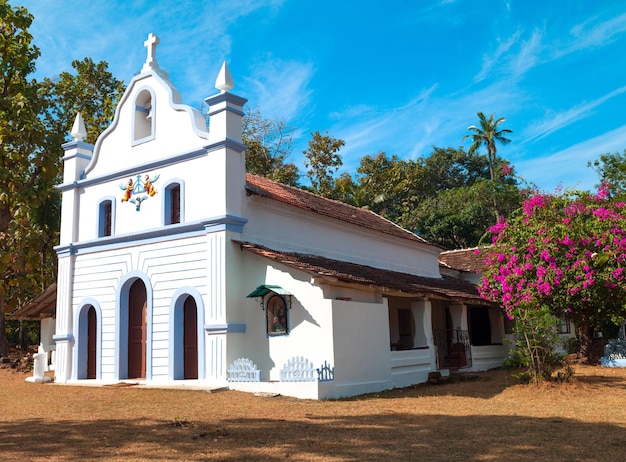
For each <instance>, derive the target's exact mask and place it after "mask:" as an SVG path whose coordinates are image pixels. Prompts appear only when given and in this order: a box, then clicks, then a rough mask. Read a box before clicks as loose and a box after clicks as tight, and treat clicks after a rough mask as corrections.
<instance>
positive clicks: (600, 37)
mask: <svg viewBox="0 0 626 462" xmlns="http://www.w3.org/2000/svg"><path fill="white" fill-rule="evenodd" d="M18 4H19V3H18V0H13V5H14V6H15V5H18ZM21 4H22V5H24V6H26V7H27V8H28V9H29V11H30V12H31V13H32V14H33V15H34V16H35V21H34V23H33V25H32V27H31V32H32V33H33V35H34V38H35V43H36V44H37V45H38V46H39V48H40V49H41V52H42V56H41V58H40V59H39V60H38V67H37V76H49V77H52V76H54V75H56V74H58V73H60V72H62V71H65V70H71V61H72V60H73V59H82V58H84V57H87V56H89V57H91V58H93V59H94V60H95V61H100V60H104V61H107V62H108V63H109V68H110V70H111V71H112V72H113V74H114V75H115V76H116V77H118V78H119V79H122V80H124V81H125V82H128V81H129V80H130V79H131V78H132V76H133V75H134V74H135V73H136V72H137V71H139V70H140V69H141V67H142V65H143V63H144V61H145V59H146V49H145V48H144V46H143V42H144V41H145V40H146V37H147V35H148V33H150V32H154V33H155V34H157V35H158V36H159V37H160V40H161V43H160V45H159V46H158V47H157V59H158V62H159V65H160V66H161V67H162V68H163V69H165V70H166V71H167V72H168V73H169V75H170V79H171V80H172V82H173V83H174V84H175V86H176V87H177V88H178V89H179V90H180V92H181V93H182V95H183V100H184V102H185V103H186V104H189V105H191V106H195V107H200V105H201V103H202V101H203V99H204V98H205V97H206V96H209V95H210V94H213V93H214V92H215V91H216V90H215V89H214V83H215V78H216V76H217V74H218V72H219V69H220V66H221V63H222V62H223V61H224V60H226V61H227V62H228V65H229V67H230V70H231V73H232V75H233V78H234V80H235V85H236V87H235V89H234V90H233V93H235V94H238V95H240V96H243V97H245V98H247V99H248V101H249V102H248V105H249V106H251V107H254V108H258V109H259V110H260V111H261V113H262V115H263V116H265V117H268V118H274V117H280V118H282V119H285V120H286V121H287V122H288V123H290V124H291V125H294V126H296V127H297V128H298V132H297V136H296V140H295V146H294V153H293V154H292V157H291V158H290V160H291V161H293V162H295V163H296V164H297V165H299V167H300V168H301V169H302V170H304V167H303V165H302V155H301V152H302V150H303V149H305V148H306V144H307V141H308V138H309V133H310V132H312V131H315V130H320V131H321V132H324V131H328V132H329V134H330V135H331V136H333V137H336V138H342V139H344V140H345V141H346V146H345V147H344V149H343V150H342V151H341V153H342V156H343V161H344V167H343V170H347V171H350V172H355V170H356V167H357V166H358V162H359V159H360V158H361V157H362V156H363V155H366V154H377V153H378V152H380V151H385V152H387V153H388V154H397V155H398V156H400V157H401V158H417V157H426V156H428V155H429V154H430V153H431V152H432V146H439V147H448V146H452V147H458V146H465V147H466V148H467V147H469V141H467V142H465V143H463V141H462V138H463V136H464V135H466V134H467V133H468V132H467V127H468V126H469V125H472V124H474V123H475V122H476V121H477V117H476V113H477V112H478V111H482V112H484V113H486V114H491V113H495V114H496V117H506V119H507V120H506V122H505V123H504V124H503V127H506V128H510V129H512V130H513V131H514V133H513V134H512V135H511V139H512V142H511V143H510V144H509V145H506V146H500V147H499V148H498V153H499V154H500V155H501V156H502V157H504V158H506V159H508V160H509V161H510V162H511V163H512V164H513V165H514V166H515V168H516V170H517V172H518V174H520V175H521V176H522V177H523V178H524V179H526V180H527V181H530V182H533V183H535V184H537V185H538V186H539V187H540V188H541V189H544V190H547V191H553V190H554V189H555V188H556V187H557V186H558V185H559V184H561V185H562V186H564V187H576V188H582V189H588V188H592V187H593V186H594V184H596V183H597V179H598V178H597V174H596V173H595V172H594V171H593V170H592V169H590V168H588V167H587V162H588V161H591V160H594V159H596V158H597V157H598V156H599V155H600V154H602V153H605V152H622V151H623V150H624V149H626V56H625V55H626V2H620V1H613V0H590V1H586V0H568V1H565V2H550V1H545V0H542V1H536V0H509V1H488V0H485V1H475V0H474V1H470V0H439V1H429V0H387V1H370V0H345V1H342V0H318V1H312V0H265V1H263V0H224V1H216V0H201V1H195V0H193V1H192V0H189V1H184V0H181V1H177V2H170V1H158V0H153V1H148V0H106V1H105V0H90V1H89V2H85V1H79V0H63V1H59V0H23V1H22V2H21Z"/></svg>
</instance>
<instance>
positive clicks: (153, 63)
mask: <svg viewBox="0 0 626 462" xmlns="http://www.w3.org/2000/svg"><path fill="white" fill-rule="evenodd" d="M159 42H160V40H159V37H157V36H156V35H154V34H153V33H150V35H148V40H146V41H145V42H143V46H145V47H146V48H147V49H148V57H147V58H146V64H144V66H143V69H142V70H143V71H147V70H150V69H154V68H158V67H159V65H158V63H157V59H156V46H157V45H158V44H159Z"/></svg>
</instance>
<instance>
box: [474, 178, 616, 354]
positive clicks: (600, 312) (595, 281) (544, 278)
mask: <svg viewBox="0 0 626 462" xmlns="http://www.w3.org/2000/svg"><path fill="white" fill-rule="evenodd" d="M489 231H490V233H491V238H492V242H491V244H492V245H491V246H490V247H487V248H486V249H485V250H483V251H482V252H485V257H486V258H485V266H486V269H485V272H484V277H483V279H482V282H481V284H480V286H479V290H480V293H481V295H482V296H483V297H485V298H487V299H489V300H492V301H496V302H498V303H500V304H501V305H502V306H503V308H504V309H505V311H506V313H507V315H508V316H509V318H511V319H515V318H519V317H520V316H522V315H523V314H524V313H526V312H527V311H529V310H540V309H545V308H547V309H548V310H549V312H550V313H551V314H552V315H554V316H563V315H566V316H568V317H569V318H570V319H572V320H573V321H574V323H575V324H576V327H577V335H578V339H579V341H580V344H581V353H582V354H583V355H584V356H585V357H586V358H587V360H588V361H590V362H595V361H597V359H599V358H598V357H596V352H597V349H596V348H592V346H593V342H594V331H595V330H596V329H597V328H598V327H599V326H601V325H603V324H605V323H610V322H612V323H619V322H620V321H621V320H623V319H624V317H625V315H626V306H625V305H626V280H625V278H626V271H625V268H624V267H625V266H626V203H624V202H621V201H618V200H616V199H615V198H613V197H612V196H611V190H610V187H609V186H608V185H606V184H604V185H602V186H601V187H600V188H599V189H598V191H597V193H594V194H592V193H589V192H559V193H556V194H546V193H539V192H536V191H535V192H533V193H531V194H529V196H528V197H527V199H526V200H525V202H524V203H523V206H522V208H521V209H520V210H519V211H518V213H517V214H516V215H514V216H512V217H511V218H510V219H508V220H501V221H500V222H499V223H498V224H496V225H495V226H493V227H492V228H490V229H489ZM598 356H599V355H598Z"/></svg>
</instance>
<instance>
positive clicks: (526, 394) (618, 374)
mask: <svg viewBox="0 0 626 462" xmlns="http://www.w3.org/2000/svg"><path fill="white" fill-rule="evenodd" d="M27 376H28V374H24V373H16V372H14V371H12V370H6V369H5V370H0V387H1V388H0V390H2V393H0V459H2V460H3V461H14V460H15V461H18V460H19V461H23V460H29V461H44V460H45V461H74V460H82V461H93V460H113V461H168V460H219V461H242V460H245V461H251V460H263V461H265V460H268V461H278V460H293V461H365V460H367V461H385V462H389V461H390V460H403V461H404V460H428V461H455V460H458V461H461V460H462V461H490V460H493V461H499V460H510V461H533V462H534V461H537V460H541V461H561V460H562V461H565V460H567V461H607V460H622V459H623V455H624V441H626V406H625V405H624V403H626V371H625V370H617V369H605V368H600V367H584V366H577V367H576V378H577V380H576V382H575V383H573V384H565V385H545V386H541V387H538V388H537V387H533V386H528V385H521V384H519V383H518V382H517V380H515V379H513V378H511V376H510V373H508V372H506V371H502V370H495V371H490V372H488V373H484V374H479V378H478V379H477V380H473V381H454V382H451V383H446V384H443V385H421V386H416V387H411V388H405V389H398V390H393V391H389V392H384V393H377V394H372V395H367V396H361V397H358V398H352V399H346V400H339V401H321V402H318V401H306V400H297V399H293V398H286V397H282V396H278V397H259V396H254V395H251V394H245V393H239V392H231V391H219V392H214V393H207V392H204V391H183V390H171V389H169V390H166V389H152V388H146V387H142V386H133V387H84V386H60V385H55V384H36V383H30V382H25V381H24V379H25V377H27Z"/></svg>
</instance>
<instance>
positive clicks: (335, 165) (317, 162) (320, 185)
mask: <svg viewBox="0 0 626 462" xmlns="http://www.w3.org/2000/svg"><path fill="white" fill-rule="evenodd" d="M345 144H346V143H345V141H344V140H341V139H338V138H333V137H331V136H329V135H328V132H326V134H325V135H322V134H321V133H320V132H319V131H316V132H314V133H311V139H310V140H309V145H308V147H307V149H305V150H304V151H302V152H303V154H304V155H305V157H306V160H305V161H304V165H305V167H306V168H307V172H306V175H307V177H308V178H309V181H310V182H311V190H312V191H313V192H315V193H316V194H319V195H320V196H323V197H329V198H334V197H335V196H336V191H335V188H334V184H335V181H334V174H335V173H336V172H337V170H338V169H339V167H341V166H342V165H343V161H342V160H341V156H340V155H339V150H340V149H341V148H342V147H343V146H344V145H345Z"/></svg>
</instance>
